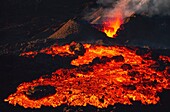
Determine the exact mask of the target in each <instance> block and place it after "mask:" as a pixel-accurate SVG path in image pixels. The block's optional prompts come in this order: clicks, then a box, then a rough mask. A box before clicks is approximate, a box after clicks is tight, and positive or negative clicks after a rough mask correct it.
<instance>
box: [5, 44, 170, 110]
mask: <svg viewBox="0 0 170 112" xmlns="http://www.w3.org/2000/svg"><path fill="white" fill-rule="evenodd" d="M83 46H84V48H85V49H86V52H85V54H84V55H83V56H78V58H77V59H75V60H72V62H71V64H72V65H75V68H72V69H66V68H65V69H64V68H61V69H58V70H56V71H55V72H53V73H52V74H51V75H52V76H51V77H46V78H44V77H40V78H39V79H36V80H33V81H32V82H23V83H21V84H20V85H19V86H18V88H17V91H16V92H15V93H13V94H11V95H10V96H9V97H8V98H7V99H5V101H7V102H9V103H10V104H13V105H16V104H19V105H20V106H23V107H25V108H41V106H42V105H44V106H53V107H57V106H60V105H62V104H67V105H71V106H86V105H87V104H90V105H93V106H96V107H98V108H103V107H107V106H108V105H114V104H116V103H120V104H129V105H130V104H132V102H131V101H132V100H133V101H141V103H142V104H156V103H158V102H159V100H160V98H159V96H157V93H158V92H162V91H163V89H170V88H168V87H169V85H170V80H169V76H170V74H169V73H168V72H167V69H168V67H166V68H165V70H163V71H157V70H155V69H151V68H150V66H151V65H153V64H154V63H155V62H156V61H155V60H152V59H147V58H149V56H150V55H148V54H149V53H148V54H146V55H144V56H139V55H136V50H137V49H128V48H126V47H120V46H99V45H90V44H83ZM68 49H69V45H65V46H52V47H50V48H46V49H43V50H41V51H38V52H31V53H30V54H29V53H23V54H21V55H22V56H27V57H34V56H35V55H37V54H38V53H46V54H51V55H56V54H60V55H61V54H62V56H64V55H67V54H73V55H74V53H72V52H70V51H69V50H68ZM62 52H65V53H62ZM116 57H119V58H120V57H121V59H119V58H116ZM122 58H123V59H122ZM95 60H97V61H95ZM159 60H162V61H166V62H170V57H168V56H160V57H159ZM82 65H84V66H82ZM123 66H124V67H123ZM38 85H51V86H53V87H55V89H56V93H55V94H53V95H51V96H46V97H43V98H41V99H38V100H31V99H29V98H28V97H27V96H26V95H25V94H24V93H25V92H27V91H28V89H29V88H30V87H35V86H38Z"/></svg>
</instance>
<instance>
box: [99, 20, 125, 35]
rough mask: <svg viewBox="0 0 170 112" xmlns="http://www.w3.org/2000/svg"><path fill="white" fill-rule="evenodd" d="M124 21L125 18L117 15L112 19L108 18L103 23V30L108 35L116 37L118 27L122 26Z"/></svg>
mask: <svg viewBox="0 0 170 112" xmlns="http://www.w3.org/2000/svg"><path fill="white" fill-rule="evenodd" d="M122 23H123V20H122V19H121V17H116V18H112V19H107V20H106V21H105V22H104V23H103V26H104V28H103V30H102V31H103V32H104V33H106V35H107V36H108V37H111V38H114V37H116V36H117V35H116V32H117V31H118V29H119V28H120V26H121V24H122Z"/></svg>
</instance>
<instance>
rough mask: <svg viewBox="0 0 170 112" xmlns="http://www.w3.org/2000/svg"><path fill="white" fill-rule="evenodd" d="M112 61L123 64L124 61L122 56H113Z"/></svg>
mask: <svg viewBox="0 0 170 112" xmlns="http://www.w3.org/2000/svg"><path fill="white" fill-rule="evenodd" d="M112 59H113V60H114V61H115V62H123V61H124V57H123V56H122V55H119V56H113V57H112Z"/></svg>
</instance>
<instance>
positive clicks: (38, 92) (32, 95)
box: [25, 85, 56, 100]
mask: <svg viewBox="0 0 170 112" xmlns="http://www.w3.org/2000/svg"><path fill="white" fill-rule="evenodd" d="M55 93H56V90H55V87H53V86H50V85H46V86H41V85H40V86H35V87H31V88H30V89H29V90H28V91H27V92H26V93H25V95H26V96H27V97H28V98H29V99H31V100H38V99H41V98H43V97H46V96H50V95H53V94H55Z"/></svg>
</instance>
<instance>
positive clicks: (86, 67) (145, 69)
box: [0, 0, 170, 112]
mask: <svg viewBox="0 0 170 112" xmlns="http://www.w3.org/2000/svg"><path fill="white" fill-rule="evenodd" d="M38 3H39V2H38ZM40 3H41V2H40ZM43 3H44V2H43ZM61 3H62V2H61ZM48 4H49V5H52V4H51V2H49V3H48ZM70 4H71V2H70V3H69V2H67V3H66V4H64V3H63V4H59V6H58V9H61V5H63V6H65V7H67V8H68V12H66V14H64V13H61V15H60V16H59V15H58V16H57V17H52V18H49V17H45V18H44V17H42V16H41V17H31V18H33V19H32V21H31V22H30V23H29V22H28V21H29V19H28V20H25V21H27V24H26V23H25V21H24V20H23V21H24V23H23V24H19V23H16V25H11V26H10V25H9V26H7V25H6V24H5V23H4V24H5V26H4V27H2V28H1V30H0V31H1V33H4V32H5V33H6V32H10V33H11V32H13V33H11V34H6V35H5V36H3V37H4V39H2V41H1V45H0V48H1V51H0V60H1V63H0V68H1V71H0V74H1V81H0V84H1V86H2V87H1V94H0V95H1V97H0V98H1V103H0V104H1V107H2V108H0V111H1V110H2V111H5V112H8V111H9V112H18V111H21V112H40V111H42V112H44V111H51V112H53V111H64V112H70V111H77V112H79V111H81V112H82V111H89V112H100V111H101V112H103V111H106V112H108V111H115V112H122V111H131V112H132V111H142V112H146V111H162V110H167V109H168V110H169V103H170V99H169V93H170V91H169V89H170V53H169V51H170V50H169V48H170V46H169V42H170V41H169V40H170V38H169V31H168V29H169V28H170V21H169V16H153V17H147V16H144V15H137V14H135V15H133V16H131V17H129V18H126V19H125V20H123V19H122V18H120V17H117V18H104V19H103V18H101V15H100V14H102V13H103V9H104V7H101V6H98V5H96V2H94V1H88V0H87V1H85V2H83V3H80V2H75V4H77V5H76V8H75V12H74V11H73V12H72V13H71V14H70V12H69V8H70V9H72V5H70ZM39 6H42V8H43V7H44V5H43V4H41V5H39ZM82 7H83V8H82ZM91 7H93V8H94V7H95V9H93V12H92V13H90V15H88V16H86V17H84V16H82V12H84V11H87V10H88V9H89V8H90V9H91ZM67 8H66V9H67ZM40 9H41V8H40V7H39V8H38V9H36V10H40ZM47 9H48V8H47ZM77 10H81V11H80V12H81V13H80V12H76V11H77ZM51 11H52V10H51ZM57 13H58V14H59V12H57ZM69 14H70V15H69ZM66 15H69V16H66ZM7 17H9V15H8V16H7ZM59 17H61V20H59V21H57V18H59ZM62 17H63V18H62ZM25 18H28V17H25ZM42 18H43V19H42ZM1 21H4V20H1ZM16 21H17V20H16ZM18 21H19V20H18ZM18 21H17V22H18ZM39 21H42V22H39ZM110 21H111V22H110ZM43 22H47V23H43ZM33 26H36V28H38V30H36V31H33V30H35V29H34V28H33V30H32V29H27V28H28V27H33ZM16 29H17V31H16ZM21 29H22V31H23V32H21V33H19V32H20V31H21ZM19 35H23V36H25V38H23V39H22V38H19V37H18V36H19ZM10 36H13V37H15V38H9V37H10ZM5 37H6V38H5ZM7 37H8V39H7ZM113 37H114V38H113Z"/></svg>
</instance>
